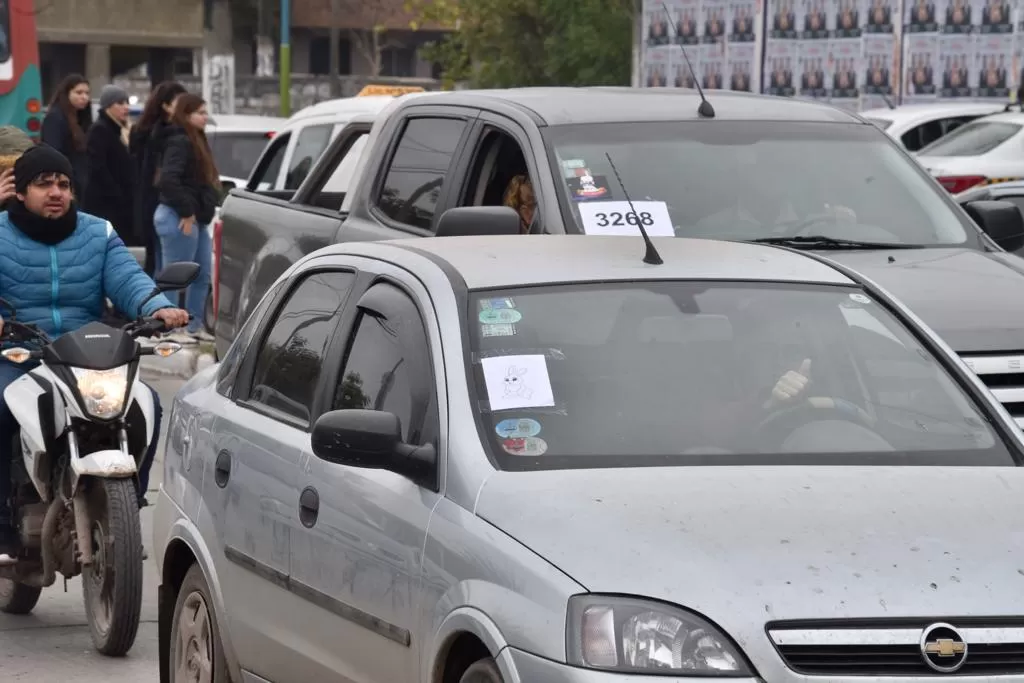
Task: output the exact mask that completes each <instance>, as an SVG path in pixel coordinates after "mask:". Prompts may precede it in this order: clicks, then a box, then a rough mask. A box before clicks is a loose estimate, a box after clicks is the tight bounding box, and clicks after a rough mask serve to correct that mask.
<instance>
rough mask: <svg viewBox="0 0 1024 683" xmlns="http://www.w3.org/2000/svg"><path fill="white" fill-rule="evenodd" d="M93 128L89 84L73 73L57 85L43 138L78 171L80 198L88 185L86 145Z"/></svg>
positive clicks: (78, 194) (77, 188) (83, 77)
mask: <svg viewBox="0 0 1024 683" xmlns="http://www.w3.org/2000/svg"><path fill="white" fill-rule="evenodd" d="M91 125H92V102H91V101H90V99H89V81H87V80H86V79H85V76H83V75H81V74H71V75H70V76H68V77H67V78H65V79H64V80H63V81H61V82H60V85H58V86H57V92H55V93H54V95H53V100H51V101H50V106H49V108H48V109H47V111H46V116H45V117H44V118H43V129H42V132H41V133H40V138H41V140H42V142H44V143H46V144H47V145H49V146H51V147H53V148H54V149H56V150H57V151H58V152H60V153H61V154H63V155H64V156H66V157H67V158H68V161H70V162H71V168H72V169H73V170H74V172H75V194H76V196H77V197H79V198H81V196H82V193H83V192H84V191H85V187H86V185H88V182H89V160H88V154H87V153H86V142H87V136H88V134H89V127H90V126H91Z"/></svg>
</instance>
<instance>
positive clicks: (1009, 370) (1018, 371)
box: [962, 354, 1024, 429]
mask: <svg viewBox="0 0 1024 683" xmlns="http://www.w3.org/2000/svg"><path fill="white" fill-rule="evenodd" d="M962 358H963V361H964V363H966V364H967V367H969V368H970V369H971V370H974V372H975V374H977V375H978V377H979V378H980V379H981V381H982V382H984V383H985V386H987V387H988V388H989V390H990V391H991V392H992V395H993V396H995V397H996V399H997V400H998V401H999V402H1000V403H1002V404H1003V407H1005V408H1006V410H1007V412H1009V413H1010V415H1012V416H1013V419H1014V421H1015V422H1016V423H1017V426H1018V427H1021V428H1022V429H1024V355H1021V354H1011V355H1004V356H962Z"/></svg>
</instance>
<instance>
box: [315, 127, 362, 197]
mask: <svg viewBox="0 0 1024 683" xmlns="http://www.w3.org/2000/svg"><path fill="white" fill-rule="evenodd" d="M367 137H369V136H367V135H366V134H363V135H360V136H359V137H357V138H356V139H355V142H353V143H352V146H351V147H349V148H348V152H346V153H345V156H344V157H343V158H342V160H341V161H340V162H339V163H338V165H337V167H335V169H334V173H332V174H331V177H330V178H328V179H327V182H326V183H324V186H323V189H321V192H348V191H349V190H351V189H352V187H351V186H352V175H353V174H354V173H355V170H356V164H357V163H359V157H360V156H361V155H362V153H363V149H365V148H366V139H367Z"/></svg>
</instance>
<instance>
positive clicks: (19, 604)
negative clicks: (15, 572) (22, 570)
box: [0, 579, 43, 614]
mask: <svg viewBox="0 0 1024 683" xmlns="http://www.w3.org/2000/svg"><path fill="white" fill-rule="evenodd" d="M42 592H43V589H42V588H39V587H36V586H26V585H25V584H23V583H16V582H14V581H11V580H10V579H0V612H3V613H4V614H28V613H29V612H31V611H32V610H33V609H34V608H35V606H36V603H37V602H39V596H40V595H41V594H42Z"/></svg>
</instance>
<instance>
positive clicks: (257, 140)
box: [207, 130, 272, 180]
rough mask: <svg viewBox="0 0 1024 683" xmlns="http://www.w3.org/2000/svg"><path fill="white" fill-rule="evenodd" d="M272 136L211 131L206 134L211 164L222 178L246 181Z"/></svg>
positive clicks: (256, 133)
mask: <svg viewBox="0 0 1024 683" xmlns="http://www.w3.org/2000/svg"><path fill="white" fill-rule="evenodd" d="M271 138H272V135H271V134H270V133H266V132H259V131H253V132H244V133H242V132H229V131H216V130H211V131H209V132H208V134H207V139H208V140H209V141H210V149H211V150H212V151H213V162H214V163H215V164H216V165H217V172H218V173H219V174H220V175H222V176H230V177H232V178H241V179H243V180H244V179H246V178H248V177H249V174H250V173H251V172H252V169H253V167H255V166H256V162H257V161H259V158H260V154H262V153H263V149H264V148H265V147H266V146H267V144H269V143H270V140H271Z"/></svg>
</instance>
